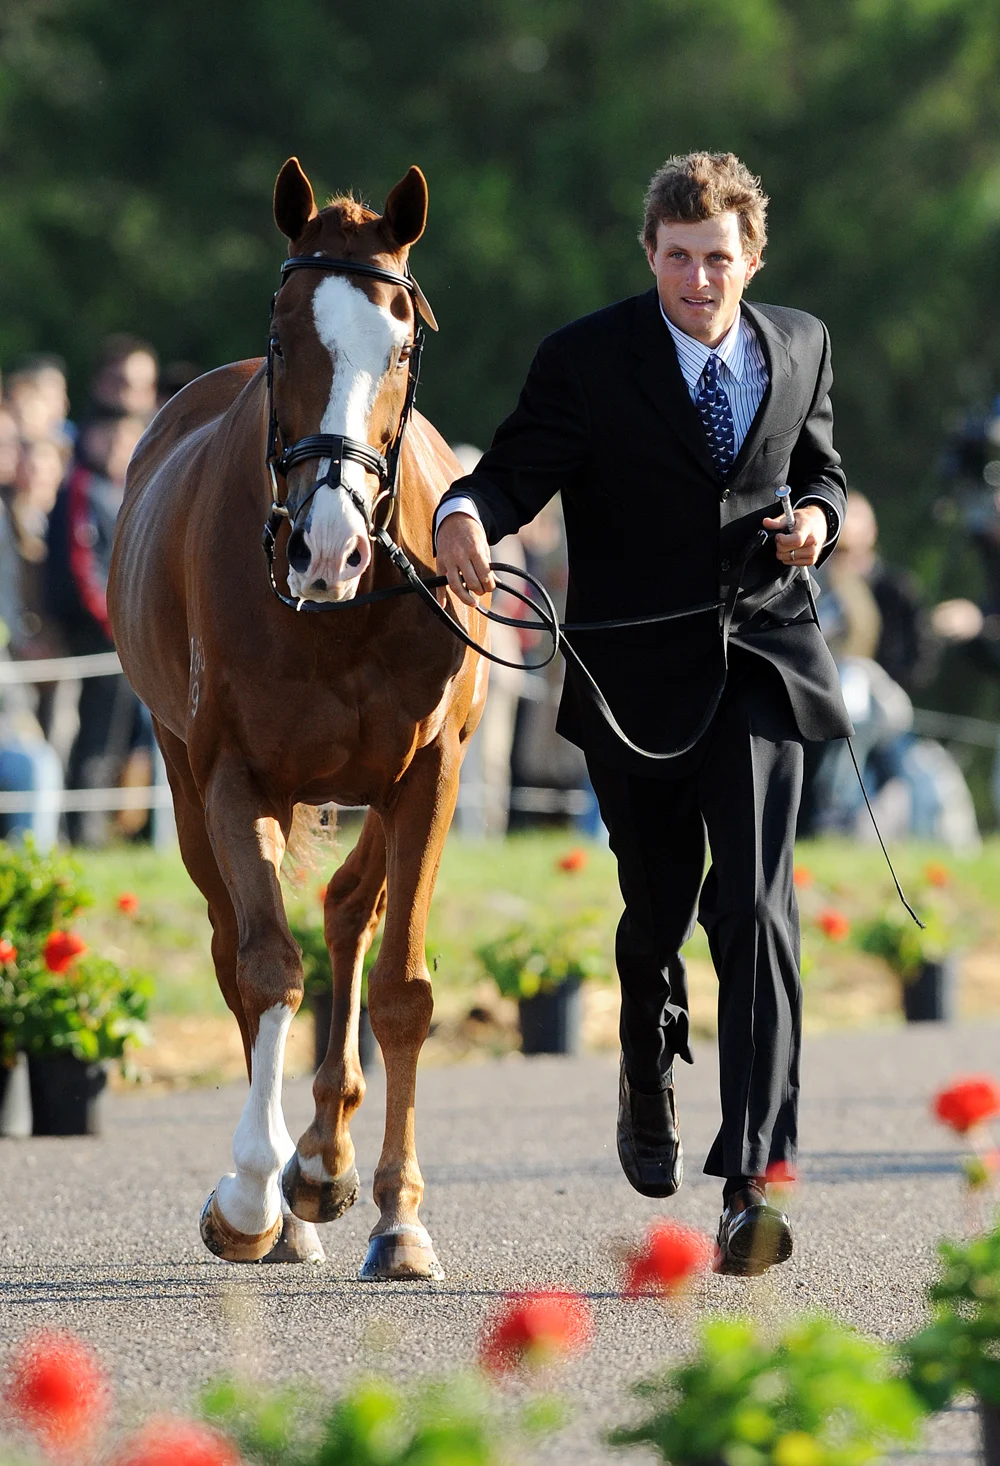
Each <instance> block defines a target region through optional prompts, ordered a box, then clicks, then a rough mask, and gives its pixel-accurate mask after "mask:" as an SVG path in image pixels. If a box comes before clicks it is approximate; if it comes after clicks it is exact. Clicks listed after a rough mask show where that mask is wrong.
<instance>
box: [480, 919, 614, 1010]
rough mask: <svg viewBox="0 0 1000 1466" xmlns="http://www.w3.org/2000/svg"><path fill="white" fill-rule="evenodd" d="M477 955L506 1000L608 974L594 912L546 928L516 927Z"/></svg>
mask: <svg viewBox="0 0 1000 1466" xmlns="http://www.w3.org/2000/svg"><path fill="white" fill-rule="evenodd" d="M476 956H477V957H478V958H479V960H480V962H481V963H482V965H483V967H484V968H485V970H486V972H487V973H488V975H489V976H490V977H492V979H493V981H494V982H495V983H496V985H497V987H498V988H499V990H500V993H501V994H502V996H503V997H505V998H516V999H520V998H533V997H534V996H535V995H536V993H540V992H551V991H552V989H553V988H556V987H558V986H559V984H560V983H564V982H571V981H577V982H580V981H582V980H583V979H584V978H594V979H597V980H600V981H607V980H608V979H609V978H610V976H611V966H610V962H609V960H608V953H607V947H606V941H605V938H604V935H603V933H602V932H601V930H600V928H599V926H598V918H597V916H596V914H595V913H592V912H584V913H582V914H581V915H579V916H577V917H575V918H574V919H573V920H571V921H565V922H560V923H558V924H555V925H551V926H548V927H545V926H544V925H542V924H537V925H536V924H533V923H532V924H527V925H524V926H517V927H515V928H514V929H513V930H512V931H509V932H506V933H505V934H504V935H503V936H501V937H497V938H496V940H495V941H492V942H485V943H484V944H483V945H482V946H481V947H477V948H476Z"/></svg>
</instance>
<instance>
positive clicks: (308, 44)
mask: <svg viewBox="0 0 1000 1466" xmlns="http://www.w3.org/2000/svg"><path fill="white" fill-rule="evenodd" d="M998 55H1000V12H998V11H997V8H996V6H995V5H993V4H992V3H991V0H846V3H844V4H842V5H837V6H829V5H825V4H822V3H820V0H627V3H626V4H624V5H622V6H618V7H614V8H613V9H611V10H609V9H608V7H607V6H606V5H604V4H601V3H599V0H572V3H571V0H535V3H532V4H528V3H527V0H483V3H482V4H479V5H475V6H470V5H466V4H460V3H458V0H426V3H425V4H423V5H421V6H419V7H414V6H413V5H412V4H408V3H406V0H383V3H382V4H381V5H379V6H377V7H376V6H373V7H369V8H365V7H356V6H347V5H344V4H342V3H333V0H285V3H283V4H282V5H280V6H277V5H274V4H273V3H271V0H212V3H210V4H206V3H202V4H195V3H193V0H173V3H172V4H170V5H169V6H159V5H156V6H119V5H115V4H113V3H111V0H5V4H4V5H3V6H2V7H0V177H2V181H3V200H4V203H3V208H2V210H0V260H2V261H3V270H2V271H0V361H3V362H7V361H9V360H10V358H11V357H12V355H14V354H15V353H16V352H18V351H21V350H27V349H41V348H43V347H48V348H51V349H56V350H61V351H63V352H65V353H66V355H67V356H68V357H69V359H70V362H71V365H72V368H73V372H74V378H75V384H76V387H77V393H78V395H79V392H80V390H81V380H82V374H83V373H84V371H85V369H86V366H87V364H88V362H89V359H90V356H91V353H92V350H93V344H94V341H95V338H97V337H98V336H100V335H101V334H102V333H103V332H105V331H107V330H111V329H115V328H120V329H126V328H127V329H133V330H137V331H141V332H143V333H145V334H147V335H149V336H150V337H152V339H153V340H154V341H156V343H157V344H158V345H159V346H160V348H161V350H162V351H163V353H164V355H165V356H167V357H184V358H192V359H194V360H196V361H197V362H199V363H200V364H201V365H202V366H204V367H209V366H212V365H215V364H217V363H218V362H220V361H223V360H229V359H232V358H234V357H238V356H242V355H252V354H257V353H258V352H259V351H260V350H261V349H262V346H263V342H264V330H265V322H266V309H267V302H268V299H269V296H270V292H271V290H272V289H273V286H274V282H275V278H276V267H277V263H278V261H279V259H280V257H281V250H282V246H281V241H280V239H279V238H278V237H277V235H276V233H275V231H274V228H273V225H272V224H271V222H270V210H269V198H270V191H271V187H272V185H273V180H274V176H275V173H276V172H277V169H278V167H279V166H280V164H281V162H282V161H283V159H284V158H285V157H286V156H287V155H288V154H289V153H292V152H296V153H298V154H299V155H300V157H301V158H302V161H303V163H304V165H305V167H306V169H307V171H309V172H310V174H311V176H312V177H313V179H314V182H315V183H316V185H317V189H318V191H319V190H322V189H327V190H336V191H340V190H342V189H344V188H347V187H354V188H355V189H357V190H358V191H359V192H360V193H361V194H363V195H364V196H366V197H368V198H369V199H370V200H371V201H373V202H374V203H375V204H380V203H381V201H382V199H383V198H384V196H385V192H386V191H387V189H388V188H389V187H391V185H392V184H393V182H395V180H396V179H397V178H398V177H399V176H400V175H401V174H402V172H403V171H404V169H405V168H406V166H407V165H408V164H409V163H410V162H419V163H420V165H421V166H422V167H423V168H424V170H425V172H426V173H427V175H428V179H429V182H430V188H431V219H430V224H429V227H428V231H427V236H426V238H425V240H424V241H423V242H422V243H421V244H420V246H419V247H418V252H417V255H416V258H415V268H416V270H417V273H418V275H419V277H420V279H421V283H422V284H423V286H424V288H425V290H426V291H427V294H428V296H429V298H430V299H431V301H432V303H433V305H434V308H435V310H436V312H437V314H438V317H439V319H440V321H441V326H442V335H441V337H440V339H439V340H436V341H435V342H434V343H433V349H432V350H431V351H430V352H429V353H428V360H427V366H426V377H425V382H424V386H423V388H422V399H421V400H422V406H423V408H424V410H425V411H426V412H428V413H429V415H430V416H432V417H433V418H434V420H435V421H436V423H437V424H438V426H439V427H440V428H441V429H442V430H443V431H444V432H445V433H446V434H447V435H449V436H450V437H452V438H463V439H472V440H473V441H477V442H480V443H482V442H485V441H486V440H487V439H488V438H489V436H490V433H491V431H492V429H493V427H494V425H495V423H496V422H497V420H498V419H499V417H500V416H501V415H502V414H503V413H504V412H505V411H506V410H507V409H508V408H509V407H510V406H511V404H512V402H513V399H514V395H515V393H516V391H517V388H518V386H519V384H520V380H521V377H522V375H523V372H524V370H525V368H526V366H527V363H528V361H529V360H530V357H531V354H532V352H533V350H534V347H535V345H536V344H537V342H538V340H539V339H540V337H541V336H542V335H543V334H544V333H545V332H546V331H548V330H551V329H552V328H554V327H555V326H557V325H559V324H560V323H562V322H563V321H566V320H568V319H571V318H572V317H573V316H576V315H579V314H581V313H583V312H585V311H588V310H592V309H595V308H596V307H598V306H600V305H602V304H604V303H606V302H608V301H611V300H614V299H617V298H620V297H621V296H622V295H625V294H629V293H631V292H633V291H635V290H639V289H643V288H645V286H646V284H647V283H648V282H649V275H648V271H647V269H646V265H645V261H644V259H643V257H642V254H641V251H640V250H639V247H638V245H637V244H636V242H635V232H636V228H637V226H638V222H639V216H640V208H641V198H642V192H643V188H644V186H645V182H646V180H647V178H648V177H649V175H650V173H651V172H652V171H653V169H654V168H655V167H656V166H657V164H658V163H659V162H661V161H662V159H663V158H664V157H665V156H666V155H667V154H669V153H671V152H675V151H683V150H686V149H688V148H690V147H696V146H705V147H708V148H713V149H715V148H732V149H733V150H735V151H737V152H739V153H740V154H741V155H742V156H744V157H745V158H746V160H747V162H748V163H749V164H750V165H751V166H752V167H753V168H754V169H755V170H756V171H758V172H759V173H760V174H761V175H762V177H763V179H764V183H765V186H766V187H767V189H768V191H769V192H770V194H771V196H772V200H773V203H772V208H771V239H772V243H771V246H770V249H769V253H768V267H767V269H766V271H765V272H764V274H763V276H762V277H761V280H760V283H759V284H756V285H755V286H754V295H755V296H756V297H757V298H759V299H762V300H778V301H783V302H785V303H788V304H792V305H798V306H801V307H803V308H805V309H809V310H813V311H815V312H817V313H818V314H820V315H822V316H823V317H824V318H825V319H826V320H827V321H828V323H829V325H830V328H831V332H832V335H833V342H834V364H835V369H836V371H837V387H836V393H837V402H836V406H837V413H838V425H839V434H840V443H841V447H842V451H843V452H844V455H845V458H846V460H847V463H848V467H849V469H850V471H851V474H852V477H853V478H854V479H855V481H856V482H857V483H858V486H859V487H863V488H865V489H866V490H868V491H870V492H872V493H873V494H874V496H875V499H876V502H877V504H878V507H879V509H880V511H881V513H882V517H883V520H884V521H885V522H886V526H887V529H888V531H889V532H890V533H891V532H892V531H893V530H895V531H896V532H897V533H898V535H899V536H901V537H903V538H904V540H905V541H906V542H908V545H909V548H911V549H916V542H917V539H918V537H919V535H920V533H921V523H920V516H919V515H918V514H916V513H915V512H914V510H915V508H916V507H919V505H921V504H923V503H926V502H929V500H930V498H931V497H933V492H934V489H933V483H932V469H933V464H934V460H935V458H936V455H937V451H938V447H939V442H940V435H941V423H942V416H943V414H944V412H945V411H946V410H947V409H949V408H953V407H955V406H956V405H961V404H962V403H963V402H965V401H966V400H968V398H969V396H970V394H971V395H975V394H976V393H980V394H985V393H986V392H987V391H988V390H989V389H990V387H991V385H1000V382H997V381H996V379H997V378H998V377H1000V360H998V357H1000V345H998V338H997V333H996V332H995V330H993V328H992V324H991V323H992V317H993V305H994V301H995V299H996V297H997V294H998V287H1000V251H998V249H997V244H998V242H1000V153H998V149H997V141H998V123H1000V116H998V114H1000V80H998V77H1000V69H998V65H997V62H998ZM627 488H628V482H627V468H626V465H625V463H624V462H623V485H622V489H623V492H627ZM902 547H903V546H902V545H901V546H900V548H902Z"/></svg>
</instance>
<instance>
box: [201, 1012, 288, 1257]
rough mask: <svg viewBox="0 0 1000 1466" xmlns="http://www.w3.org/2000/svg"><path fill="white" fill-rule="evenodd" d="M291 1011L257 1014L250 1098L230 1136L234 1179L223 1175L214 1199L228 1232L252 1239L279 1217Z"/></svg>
mask: <svg viewBox="0 0 1000 1466" xmlns="http://www.w3.org/2000/svg"><path fill="white" fill-rule="evenodd" d="M291 1021H292V1010H291V1008H286V1007H284V1006H283V1005H281V1004H280V1003H277V1004H275V1006H274V1007H273V1008H268V1010H267V1011H266V1013H262V1014H261V1018H260V1028H259V1029H258V1030H257V1038H256V1041H255V1042H254V1046H253V1048H252V1050H251V1058H250V1064H251V1068H250V1093H249V1094H248V1095H247V1101H246V1104H245V1105H244V1107H243V1114H242V1115H241V1117H240V1123H239V1125H237V1127H236V1134H235V1135H234V1136H233V1160H234V1161H235V1162H236V1174H235V1176H233V1175H229V1176H223V1178H222V1180H221V1181H220V1182H219V1185H218V1187H217V1188H216V1193H215V1198H216V1201H217V1203H218V1205H219V1207H220V1208H221V1210H222V1215H223V1216H224V1217H225V1219H226V1221H227V1222H228V1223H229V1225H230V1226H231V1227H235V1228H236V1230H237V1231H239V1232H243V1233H245V1234H246V1235H247V1236H249V1237H258V1236H260V1235H261V1233H263V1232H266V1231H268V1230H269V1228H271V1227H273V1226H274V1223H275V1221H276V1220H277V1218H278V1215H279V1214H280V1212H281V1187H280V1178H281V1171H282V1167H283V1166H284V1164H285V1162H286V1161H287V1160H288V1158H289V1157H290V1156H291V1154H292V1153H293V1151H294V1150H295V1143H294V1141H293V1140H292V1138H291V1136H290V1135H289V1133H288V1130H287V1128H286V1126H285V1121H284V1117H283V1115H282V1113H281V1073H282V1068H283V1066H284V1059H285V1038H286V1036H287V1034H288V1028H289V1025H290V1023H291Z"/></svg>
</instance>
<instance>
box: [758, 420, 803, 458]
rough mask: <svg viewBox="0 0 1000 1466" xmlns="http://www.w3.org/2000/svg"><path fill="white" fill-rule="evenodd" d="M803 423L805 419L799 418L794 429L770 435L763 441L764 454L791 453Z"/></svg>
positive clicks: (786, 429)
mask: <svg viewBox="0 0 1000 1466" xmlns="http://www.w3.org/2000/svg"><path fill="white" fill-rule="evenodd" d="M804 422H805V418H804V417H800V418H799V420H798V422H797V423H796V424H795V426H794V427H791V428H785V430H784V432H781V433H771V434H770V436H769V437H767V438H765V439H764V453H765V454H775V455H777V454H779V453H783V454H787V453H791V451H792V449H793V448H794V447H795V442H796V439H797V438H798V436H799V434H800V433H801V431H802V424H803V423H804Z"/></svg>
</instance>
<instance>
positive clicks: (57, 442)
mask: <svg viewBox="0 0 1000 1466" xmlns="http://www.w3.org/2000/svg"><path fill="white" fill-rule="evenodd" d="M70 451H71V448H70V444H69V441H68V440H67V439H66V438H63V437H60V438H36V439H34V440H33V441H32V440H28V441H26V442H23V443H22V444H21V450H20V453H19V455H18V460H17V467H16V469H15V473H14V482H13V484H12V485H11V492H10V500H9V503H10V516H11V523H12V527H13V530H14V535H15V539H16V544H17V551H18V556H19V559H20V580H21V587H20V591H21V602H22V618H21V624H20V626H18V627H12V628H11V635H12V643H13V652H14V655H15V656H19V657H44V656H52V655H53V654H54V653H55V652H56V651H57V650H58V647H57V646H56V644H55V639H54V636H53V631H52V628H51V626H48V625H47V620H48V618H47V616H46V585H45V578H46V577H45V561H46V560H47V558H48V533H49V515H50V514H51V513H52V508H53V506H54V504H55V502H56V496H57V495H58V493H59V485H60V484H61V483H62V481H63V477H64V475H65V472H66V466H67V463H68V462H69V456H70Z"/></svg>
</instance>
